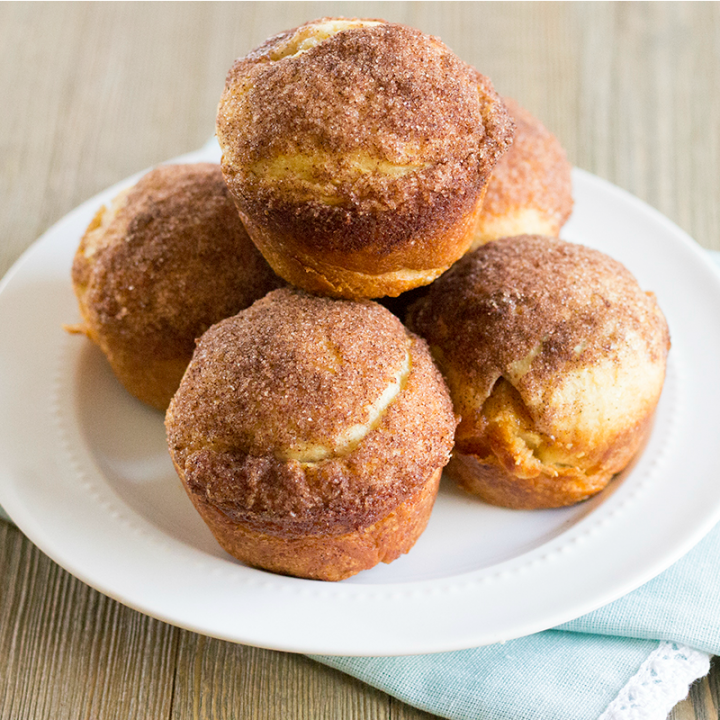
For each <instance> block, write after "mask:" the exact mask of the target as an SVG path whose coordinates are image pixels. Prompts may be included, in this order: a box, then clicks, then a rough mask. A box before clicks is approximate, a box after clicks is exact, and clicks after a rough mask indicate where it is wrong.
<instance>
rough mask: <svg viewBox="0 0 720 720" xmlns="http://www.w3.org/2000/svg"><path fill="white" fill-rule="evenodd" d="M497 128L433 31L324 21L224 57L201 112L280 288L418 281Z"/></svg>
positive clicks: (356, 289)
mask: <svg viewBox="0 0 720 720" xmlns="http://www.w3.org/2000/svg"><path fill="white" fill-rule="evenodd" d="M308 38H311V39H310V40H309V39H308ZM302 47H307V48H308V49H305V50H298V48H302ZM512 127H513V126H512V121H511V120H510V118H509V116H508V114H507V111H506V110H505V107H504V105H503V104H502V102H501V100H500V98H499V97H498V96H497V94H496V93H495V91H494V90H493V88H492V85H491V83H490V81H489V80H488V79H487V78H485V77H483V76H480V75H479V74H478V73H477V72H476V71H475V70H473V69H472V68H471V67H470V66H468V65H466V64H465V63H463V62H462V61H461V60H459V59H458V58H457V57H456V56H455V55H454V54H453V53H451V52H450V51H449V50H448V49H447V48H446V47H445V46H444V45H443V44H442V43H441V42H440V41H439V40H437V39H436V38H432V37H429V36H427V35H424V34H422V33H420V32H419V31H417V30H414V29H412V28H408V27H405V26H403V25H397V24H393V23H386V22H384V21H379V20H372V21H365V20H340V19H333V18H324V19H322V20H318V21H314V22H312V23H307V24H306V25H303V26H300V27H299V28H296V29H294V30H289V31H287V32H285V33H281V34H279V35H276V36H275V37H273V38H270V39H269V40H268V41H267V42H266V43H264V44H263V45H261V46H260V47H259V48H257V49H256V50H254V51H253V52H251V53H250V54H249V55H248V56H246V57H245V58H241V59H239V60H237V61H236V62H235V64H234V65H233V67H232V68H231V70H230V72H229V74H228V78H227V82H226V86H225V91H224V93H223V96H222V98H221V101H220V105H219V108H218V117H217V133H218V139H219V141H220V145H221V147H222V150H223V172H224V174H225V177H226V180H227V183H228V186H229V187H230V189H231V191H232V193H233V196H234V197H235V200H236V202H237V204H238V208H239V210H240V213H241V216H242V217H243V220H244V221H245V223H246V226H247V228H248V232H249V233H250V235H251V237H252V238H253V241H254V242H255V243H256V244H257V245H258V247H259V248H260V250H261V251H262V252H263V254H264V255H265V257H266V258H267V259H268V261H269V262H270V264H271V265H272V266H273V267H274V268H275V270H276V272H278V273H279V274H281V275H283V276H284V277H285V278H286V279H288V280H290V281H291V282H293V283H295V284H297V285H299V286H301V287H304V288H305V289H308V290H311V291H317V292H321V293H324V294H330V295H336V296H347V297H363V296H368V297H372V296H380V295H385V294H391V295H396V294H398V293H399V292H402V291H403V290H406V289H409V288H411V287H414V286H416V285H419V284H425V283H426V282H430V281H431V280H432V279H433V278H434V277H436V276H437V275H439V274H440V272H442V271H443V270H444V269H445V268H446V267H448V266H449V265H450V264H451V263H452V262H453V261H454V260H455V259H457V257H459V256H460V255H461V254H462V253H463V252H464V251H465V249H466V248H467V246H468V245H469V242H470V238H469V237H468V234H470V235H471V234H472V232H473V230H474V227H475V224H476V221H477V212H478V210H479V205H480V202H481V200H482V194H483V192H484V187H485V183H486V181H487V178H488V176H489V174H490V172H491V171H492V168H493V166H494V165H495V163H496V161H497V159H498V157H499V156H500V155H501V154H502V153H503V152H504V151H505V149H506V147H507V146H508V145H509V143H510V142H511V138H512ZM364 288H365V289H364Z"/></svg>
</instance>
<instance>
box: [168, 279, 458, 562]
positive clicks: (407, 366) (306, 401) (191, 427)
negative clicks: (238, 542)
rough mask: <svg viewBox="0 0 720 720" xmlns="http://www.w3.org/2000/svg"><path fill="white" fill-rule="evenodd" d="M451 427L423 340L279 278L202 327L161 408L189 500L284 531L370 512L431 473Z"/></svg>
mask: <svg viewBox="0 0 720 720" xmlns="http://www.w3.org/2000/svg"><path fill="white" fill-rule="evenodd" d="M455 424H456V420H455V416H454V414H453V410H452V403H451V401H450V398H449V396H448V393H447V389H446V388H445V385H444V382H443V380H442V377H441V376H440V373H439V372H438V370H437V369H436V368H435V366H434V364H433V362H432V360H431V358H430V354H429V352H428V350H427V347H426V345H425V343H424V342H423V341H422V340H420V339H419V338H417V337H415V336H413V335H411V334H409V333H408V332H407V331H406V330H405V328H404V327H403V326H402V324H401V323H400V322H399V321H398V320H397V318H395V317H394V316H393V315H392V314H391V313H389V312H388V311H387V310H385V309H384V308H382V307H381V306H379V305H376V304H375V303H369V302H363V303H354V302H348V301H335V300H330V299H327V298H319V297H313V296H310V295H306V294H305V293H303V292H301V291H299V290H291V289H282V290H277V291H274V292H272V293H270V294H269V295H268V296H266V297H265V298H264V299H262V300H260V301H258V302H256V303H255V304H254V305H253V306H251V307H250V308H248V309H247V310H245V311H243V312H241V313H240V314H238V315H237V316H235V317H233V318H229V319H227V320H225V321H223V322H221V323H219V324H217V325H216V326H214V327H213V328H211V329H210V330H209V331H208V332H207V333H205V335H204V336H203V337H202V338H201V339H200V341H199V343H198V347H197V350H196V353H195V356H194V358H193V361H192V363H191V364H190V367H189V368H188V372H187V373H186V375H185V378H184V379H183V382H182V384H181V386H180V389H179V390H178V392H177V394H176V395H175V397H174V398H173V401H172V403H171V405H170V407H169V409H168V414H167V418H166V426H167V430H168V443H169V447H170V453H171V455H172V457H173V460H174V462H175V464H176V467H177V468H178V473H179V474H180V476H181V478H182V479H183V482H184V483H185V486H186V489H187V491H188V494H189V495H190V496H191V497H192V498H193V502H194V503H195V505H196V507H198V509H201V507H203V506H211V507H212V508H214V511H213V513H211V514H213V516H217V512H218V511H219V512H220V513H222V515H223V516H224V517H225V518H226V521H223V523H224V525H225V526H226V531H227V532H231V530H230V529H228V523H230V526H229V527H230V528H232V526H234V525H236V526H238V528H239V529H238V533H239V534H241V535H243V534H245V535H247V532H250V531H252V533H260V534H261V535H263V536H267V537H268V538H269V537H274V538H281V539H286V540H291V539H298V538H305V537H308V536H311V537H314V538H318V539H320V538H327V539H328V540H332V538H339V537H340V536H342V535H345V534H348V533H361V534H362V532H363V529H364V528H368V527H370V526H371V525H373V524H374V523H377V522H379V521H382V520H383V518H385V517H387V516H388V515H389V514H390V513H392V512H393V511H394V510H395V509H396V508H398V507H399V506H400V505H401V504H402V503H404V502H406V501H408V500H409V499H410V498H411V497H413V496H415V495H417V494H418V493H420V491H421V489H422V488H423V487H424V486H425V484H426V483H428V482H429V481H430V480H431V478H433V477H435V480H436V479H437V478H436V473H437V472H438V471H439V470H440V469H441V468H442V467H443V466H444V465H445V464H446V462H447V461H448V459H449V455H450V450H451V448H452V439H453V432H454V429H455ZM223 523H221V525H222V524H223ZM215 524H217V523H215ZM211 527H213V523H211ZM423 527H424V524H423ZM223 532H225V531H223ZM268 542H269V540H268ZM234 543H235V541H234V540H231V539H226V541H225V542H223V543H222V544H223V546H225V547H231V546H233V544H234ZM405 551H406V550H403V552H405ZM241 559H245V558H241ZM381 559H382V558H381ZM376 562H377V560H376ZM358 569H361V568H356V569H355V572H357V570H358ZM286 571H287V572H292V570H291V569H288V570H286ZM330 574H332V573H330Z"/></svg>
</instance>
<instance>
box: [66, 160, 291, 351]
mask: <svg viewBox="0 0 720 720" xmlns="http://www.w3.org/2000/svg"><path fill="white" fill-rule="evenodd" d="M73 283H74V285H75V288H76V292H77V293H78V296H79V297H80V300H81V304H82V305H83V306H84V307H85V310H86V313H89V314H90V316H91V317H90V318H87V315H86V319H89V320H90V321H91V324H92V325H93V328H94V330H95V331H97V330H98V328H100V329H101V332H102V333H103V334H105V335H107V336H109V337H112V338H113V343H114V346H115V348H118V347H119V346H122V347H124V348H125V350H126V351H128V352H133V353H137V354H138V356H143V355H144V356H147V357H153V358H154V359H159V358H173V357H178V356H184V355H187V357H188V358H189V357H190V355H192V351H193V348H194V341H195V338H196V337H198V336H199V335H201V334H202V333H203V332H204V331H205V330H206V329H207V328H208V327H209V326H210V325H212V324H213V323H214V322H217V321H218V320H220V319H222V318H224V317H228V316H229V315H233V314H235V313H236V312H238V310H240V309H242V308H244V307H247V305H249V304H250V303H252V302H253V301H254V300H255V299H256V298H258V297H261V296H262V295H263V294H265V292H268V291H269V290H271V289H273V288H276V287H278V286H279V285H281V284H282V281H281V280H280V279H279V278H277V277H276V276H275V275H274V273H273V272H272V270H271V269H270V267H269V266H268V265H267V263H266V262H265V260H264V259H263V257H262V256H261V255H260V253H259V252H258V251H257V249H256V248H255V246H254V245H253V244H252V242H251V240H250V238H249V237H248V235H247V233H246V232H245V228H244V227H243V224H242V222H241V221H240V218H239V216H238V214H237V210H236V208H235V205H234V203H233V201H232V199H231V198H230V195H229V192H228V189H227V186H226V185H225V182H224V181H223V177H222V173H221V171H220V166H219V165H214V164H209V163H200V164H197V165H163V166H160V167H158V168H156V169H154V170H152V171H150V172H149V173H147V174H146V175H145V176H144V177H143V178H141V179H140V180H139V181H138V183H137V184H136V185H135V186H133V187H132V188H130V189H129V190H127V191H125V192H123V193H121V194H120V195H119V196H118V197H117V198H116V199H115V200H114V201H113V204H112V207H110V208H103V209H102V210H101V211H100V212H99V213H98V214H97V216H96V217H95V219H94V220H93V222H92V223H91V225H90V227H88V229H87V231H86V233H85V235H84V236H83V238H82V241H81V244H80V248H79V250H78V252H77V254H76V257H75V261H74V263H73ZM86 313H84V314H86ZM92 330H93V329H92V328H91V331H92Z"/></svg>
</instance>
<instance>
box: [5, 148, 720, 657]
mask: <svg viewBox="0 0 720 720" xmlns="http://www.w3.org/2000/svg"><path fill="white" fill-rule="evenodd" d="M201 160H217V151H216V149H215V148H213V147H212V146H211V147H209V148H206V149H203V150H202V151H200V152H198V153H193V154H191V155H188V156H184V157H183V158H178V159H177V160H176V161H175V162H197V161H201ZM136 177H137V176H136ZM134 179H135V178H133V179H130V180H128V181H127V182H125V183H120V184H119V185H117V186H114V187H113V188H110V189H108V190H107V191H106V192H104V193H101V194H100V195H99V196H97V197H95V198H92V199H91V200H89V201H88V202H86V203H84V204H83V205H81V206H80V207H79V208H77V209H76V210H74V211H73V212H72V213H70V214H69V215H68V216H66V217H65V218H64V219H63V220H61V221H60V222H59V223H57V224H56V225H55V226H54V227H52V228H51V229H50V230H49V231H48V232H47V233H45V235H43V237H42V238H40V240H38V242H37V243H35V245H33V246H32V247H31V248H30V249H29V250H28V251H27V252H26V253H25V254H24V255H23V257H22V258H21V259H20V260H19V261H18V262H17V263H16V265H15V266H14V267H13V268H12V269H11V271H10V272H9V273H8V274H7V276H6V277H5V278H4V280H3V282H2V284H1V285H0V333H1V335H2V337H3V343H2V346H0V504H1V505H3V506H4V507H5V509H6V510H7V511H8V513H9V514H10V516H11V517H12V518H13V520H14V521H15V522H16V523H17V524H18V526H19V527H20V528H21V529H22V530H23V532H25V533H26V534H27V536H28V537H29V538H30V539H31V540H32V541H33V542H34V543H36V544H37V545H38V546H39V547H40V548H41V549H42V550H43V551H44V552H46V553H47V554H48V555H49V556H50V557H52V558H53V559H54V560H55V561H57V562H58V563H59V564H60V565H62V566H63V567H65V568H66V569H67V570H69V571H70V572H71V573H73V574H75V575H76V576H77V577H79V578H80V579H82V580H84V581H85V582H87V583H88V584H90V585H92V586H93V587H95V588H97V589H98V590H100V591H101V592H103V593H105V594H107V595H109V596H111V597H113V598H116V599H117V600H119V601H120V602H122V603H125V604H126V605H129V606H130V607H133V608H136V609H137V610H140V611H142V612H145V613H147V614H149V615H152V616H154V617H157V618H160V619H162V620H165V621H167V622H169V623H172V624H174V625H178V626H180V627H184V628H187V629H190V630H194V631H197V632H200V633H204V634H206V635H211V636H214V637H218V638H222V639H226V640H230V641H234V642H241V643H245V644H249V645H256V646H261V647H268V648H274V649H279V650H288V651H294V652H307V653H318V654H346V655H400V654H412V653H425V652H439V651H447V650H455V649H462V648H468V647H474V646H478V645H483V644H489V643H493V642H498V641H503V640H508V639H511V638H514V637H518V636H521V635H526V634H529V633H532V632H536V631H540V630H543V629H546V628H549V627H552V626H554V625H557V624H559V623H562V622H566V621H568V620H571V619H573V618H575V617H578V616H579V615H581V614H583V613H586V612H588V611H590V610H593V609H595V608H597V607H599V606H601V605H603V604H605V603H607V602H610V601H611V600H613V599H615V598H617V597H620V596H621V595H623V594H625V593H627V592H628V591H630V590H632V589H634V588H636V587H637V586H639V585H640V584H641V583H643V582H645V581H647V580H649V579H651V578H652V577H654V576H655V575H657V574H658V573H659V572H661V571H662V570H663V569H665V568H666V567H667V566H668V565H670V564H671V563H672V562H673V561H675V560H677V559H678V558H679V557H681V556H682V555H683V554H684V553H685V552H687V551H688V550H689V549H690V548H691V547H692V546H693V545H694V544H695V543H696V542H698V541H699V540H700V539H701V538H702V537H703V535H704V534H705V533H706V532H707V531H708V530H710V528H711V527H712V526H713V525H714V524H715V522H717V521H718V519H720V483H718V482H717V477H716V467H717V466H716V462H715V459H714V452H715V449H716V445H717V427H716V412H717V408H718V407H720V383H718V381H717V358H718V357H720V280H718V277H717V276H716V273H715V271H714V269H713V268H712V267H711V265H710V262H709V260H708V259H707V258H706V257H705V256H704V254H703V251H702V250H701V249H699V248H698V247H697V246H696V244H695V243H694V242H693V241H692V240H690V239H689V238H688V237H687V236H686V235H685V234H684V233H683V232H682V231H680V230H679V229H678V228H677V227H676V226H674V225H673V224H672V223H670V221H668V220H667V219H665V218H664V217H663V216H661V215H660V214H659V213H657V212H656V211H654V210H652V209H651V208H649V207H648V206H647V205H645V204H643V203H642V202H640V201H639V200H637V199H635V198H633V197H632V196H630V195H628V194H627V193H625V192H623V191H621V190H619V189H618V188H615V187H614V186H612V185H610V184H608V183H606V182H604V181H602V180H600V179H598V178H596V177H593V176H592V175H589V174H588V173H585V172H582V171H579V170H576V171H575V172H574V175H573V182H574V191H575V198H576V207H575V212H574V214H573V218H572V220H571V222H570V223H568V225H567V226H566V228H565V231H564V232H563V237H564V238H565V239H567V240H570V241H573V242H580V243H583V244H586V245H590V246H592V247H596V248H598V249H601V250H603V251H605V252H607V253H608V254H610V255H612V256H613V257H615V258H617V259H618V260H620V261H621V262H623V263H625V264H626V265H627V267H628V268H629V269H630V270H631V271H632V272H633V273H634V274H635V275H636V277H637V278H638V280H639V281H640V284H641V285H642V286H643V288H645V289H647V290H653V291H654V292H655V293H656V294H657V296H658V299H659V302H660V305H661V307H662V308H663V310H664V311H665V314H666V316H667V318H668V322H669V325H670V330H671V335H672V341H673V347H672V350H671V353H670V361H669V369H668V379H667V383H666V387H665V390H664V392H663V396H662V398H661V402H660V406H659V408H658V413H657V416H656V419H655V423H654V427H653V432H652V435H651V437H650V439H649V441H648V443H647V445H646V447H645V448H644V450H643V452H642V454H641V455H640V456H639V457H638V458H637V459H636V461H635V462H634V464H633V465H632V467H630V468H629V469H628V470H627V471H625V472H624V473H623V474H622V475H621V476H619V477H618V478H617V479H616V480H614V482H613V483H612V484H611V485H610V487H609V488H608V489H607V490H606V491H605V492H603V493H601V494H600V495H599V496H597V497H596V498H594V499H592V500H591V501H589V502H586V503H583V504H580V505H577V506H575V507H573V508H567V509H561V510H549V511H534V512H530V511H511V510H505V509H502V508H494V507H490V506H488V505H484V504H483V503H481V502H478V501H475V500H473V499H472V498H470V497H468V496H466V495H464V494H462V493H461V492H459V491H457V490H455V489H454V488H453V487H452V485H451V483H449V482H447V481H443V483H442V485H441V490H440V494H439V496H438V500H437V503H436V506H435V509H434V511H433V515H432V517H431V520H430V523H429V526H428V529H427V531H426V532H425V533H424V535H423V536H422V537H421V538H420V540H419V541H418V543H417V544H416V546H415V547H414V548H413V550H412V551H411V552H410V553H409V554H408V555H406V556H404V557H402V558H400V559H399V560H397V561H396V562H394V563H392V564H390V565H383V566H380V567H377V568H374V569H372V570H370V571H366V572H364V573H361V574H359V575H357V576H356V577H354V578H351V579H349V580H346V581H344V582H341V583H335V584H332V583H321V582H314V581H309V580H300V579H296V578H287V577H281V576H277V575H272V574H270V573H266V572H262V571H259V570H254V569H251V568H247V567H245V566H243V565H242V564H240V563H239V562H237V561H235V560H233V559H232V558H230V557H229V556H228V555H226V554H225V553H224V552H223V551H222V550H221V549H220V548H219V546H218V545H217V544H216V543H215V541H214V539H213V537H212V535H211V534H210V532H209V530H207V528H206V527H205V525H204V524H203V522H202V521H201V520H200V518H199V516H198V515H197V514H196V513H195V511H194V509H193V508H192V506H191V504H190V502H189V500H188V499H187V498H186V496H185V494H184V491H183V489H182V486H181V484H180V482H179V480H178V479H177V477H176V475H175V473H174V471H173V468H172V464H171V462H170V460H169V457H168V455H167V450H166V447H165V438H164V428H163V418H162V415H161V414H160V413H158V412H156V411H153V410H151V409H149V408H147V407H145V406H143V405H142V404H141V403H139V402H138V401H136V400H134V399H133V398H131V397H129V396H128V395H127V394H126V393H125V391H124V390H123V389H122V388H121V387H120V386H119V384H118V383H117V381H116V380H115V379H114V377H113V375H112V373H111V372H110V370H109V367H108V366H107V363H106V362H105V360H104V358H103V357H102V355H101V353H100V352H99V351H98V350H97V349H96V348H95V347H93V346H92V345H91V344H90V343H89V342H87V341H86V340H84V339H83V338H82V337H78V336H70V335H68V334H67V333H65V332H64V331H63V329H62V327H61V326H62V324H63V323H73V322H76V321H77V318H78V311H77V306H76V302H75V299H74V296H73V293H72V288H71V284H70V266H71V263H72V257H73V254H74V252H75V249H76V248H77V245H78V242H79V238H80V236H81V235H82V233H83V231H84V228H85V226H86V225H87V223H88V222H89V221H90V219H91V217H92V215H93V214H94V213H95V211H96V209H97V208H98V207H99V205H100V204H101V203H103V202H107V201H108V200H109V199H110V198H111V197H113V196H114V195H115V194H116V192H117V191H118V189H119V188H120V187H121V186H123V185H127V184H128V183H129V182H131V181H134Z"/></svg>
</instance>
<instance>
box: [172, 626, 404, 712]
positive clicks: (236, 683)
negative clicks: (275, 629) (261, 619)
mask: <svg viewBox="0 0 720 720" xmlns="http://www.w3.org/2000/svg"><path fill="white" fill-rule="evenodd" d="M177 667H178V670H177V677H176V681H175V690H174V701H173V712H172V715H171V717H172V718H173V720H186V719H189V718H193V720H205V719H206V720H224V719H225V718H228V720H233V719H235V718H237V717H242V718H243V719H244V720H280V719H284V718H294V719H295V718H296V719H297V720H351V719H352V718H364V719H365V718H367V720H386V719H387V718H389V717H390V714H389V707H390V700H389V698H388V696H387V695H385V694H384V693H382V692H380V691H378V690H375V689H373V688H371V687H369V686H367V685H365V684H363V683H361V682H360V681H358V680H355V679H354V678H351V677H349V676H347V675H344V674H343V673H340V672H337V671H335V670H332V669H331V668H328V667H325V666H323V665H319V664H318V663H315V662H313V661H312V660H310V659H308V658H306V657H304V656H302V655H294V654H291V653H282V652H275V651H271V650H263V649H261V648H252V647H247V646H244V645H234V644H232V643H228V642H223V641H221V640H215V639H212V638H206V637H203V636H200V635H196V634H194V633H189V632H183V633H182V635H181V640H180V652H179V655H178V665H177Z"/></svg>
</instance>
